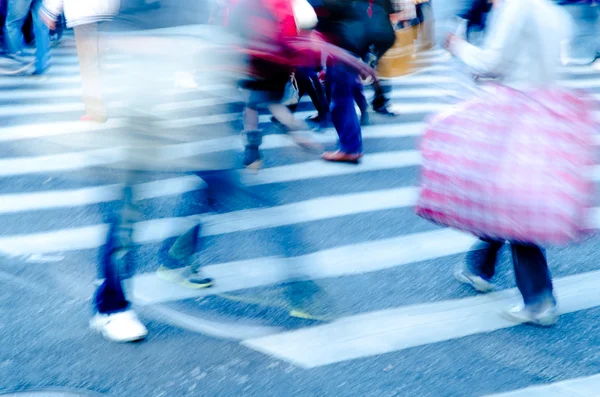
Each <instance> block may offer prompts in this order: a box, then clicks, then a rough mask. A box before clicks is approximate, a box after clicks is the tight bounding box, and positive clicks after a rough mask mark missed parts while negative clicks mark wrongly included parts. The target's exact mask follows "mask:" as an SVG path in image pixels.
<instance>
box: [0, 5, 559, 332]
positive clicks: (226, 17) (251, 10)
mask: <svg viewBox="0 0 600 397" xmlns="http://www.w3.org/2000/svg"><path fill="white" fill-rule="evenodd" d="M430 6H431V5H430V4H428V2H420V1H419V2H415V1H413V0H408V1H399V0H394V1H390V0H369V1H367V0H352V1H350V0H322V1H317V0H314V1H312V0H311V2H310V3H308V2H306V0H294V1H292V0H229V1H224V2H220V3H218V5H216V7H215V11H214V12H213V14H212V15H211V18H210V23H212V24H214V25H218V26H219V28H221V29H224V30H227V31H229V32H230V33H232V34H234V35H235V36H236V37H237V38H238V39H239V40H240V43H241V45H240V46H239V47H236V51H239V52H240V53H241V54H242V55H243V58H244V60H245V62H244V64H243V68H244V77H243V78H240V79H239V81H237V84H238V85H239V87H240V88H242V89H243V90H244V91H245V93H246V97H245V102H244V110H243V131H242V135H243V137H244V143H245V146H244V153H243V160H242V161H243V165H244V166H245V167H247V168H250V169H255V170H258V169H259V168H260V165H261V161H262V156H263V154H262V153H261V144H262V138H263V131H262V130H261V129H260V127H261V125H260V123H259V112H260V110H261V109H267V110H268V111H269V112H270V113H271V115H272V116H273V118H272V121H273V122H274V123H276V124H278V125H280V126H281V128H282V129H284V131H285V132H286V133H288V134H289V135H290V137H291V138H293V139H294V141H295V142H296V143H297V144H298V145H299V146H301V147H303V148H305V149H308V150H318V149H319V146H318V145H317V144H316V143H315V142H314V141H313V140H312V139H311V135H310V134H308V133H307V132H306V131H308V130H310V129H311V128H312V129H313V130H316V131H319V130H322V129H325V128H328V127H330V126H333V128H335V130H336V132H337V134H338V137H339V147H338V149H337V150H335V151H327V152H324V153H322V159H323V160H325V161H328V162H344V163H353V164H359V163H360V159H361V157H362V156H363V145H362V136H361V135H362V134H361V126H364V125H367V124H369V123H370V117H369V112H370V111H371V110H370V108H372V110H373V111H374V112H376V113H379V114H381V115H384V116H388V117H398V116H397V115H396V114H395V113H394V111H393V109H392V107H391V106H390V93H389V88H390V87H391V86H390V85H387V84H384V82H382V81H380V80H379V79H378V76H377V73H376V70H375V69H376V67H377V61H378V60H379V59H380V58H381V57H382V56H383V55H384V54H385V53H386V52H387V51H388V50H389V49H390V48H391V47H392V46H393V45H394V42H395V40H396V33H395V30H396V29H397V28H402V27H405V26H408V25H410V24H413V23H415V21H416V23H418V22H419V19H422V18H423V7H430ZM496 8H497V11H495V12H496V14H497V15H496V17H495V18H494V21H493V23H491V24H490V26H489V31H488V32H487V35H486V39H485V41H484V43H483V44H482V47H481V48H479V47H476V46H475V45H473V44H470V43H469V39H470V35H467V36H466V37H464V38H461V37H457V36H454V35H450V36H449V38H448V40H447V42H446V44H445V45H446V48H447V49H448V51H449V52H450V53H451V54H453V55H454V56H455V57H456V58H458V59H460V60H461V61H462V62H463V64H464V65H465V66H466V67H468V68H469V70H470V72H471V73H473V74H474V75H477V76H478V77H485V78H488V79H496V80H497V81H499V82H501V83H502V84H503V85H504V86H506V87H512V88H514V89H515V90H520V91H523V92H530V91H533V92H536V90H538V89H540V88H541V87H551V86H554V85H555V83H556V81H557V76H558V60H559V59H560V56H561V51H562V46H561V43H563V42H565V41H566V40H568V38H569V34H570V30H571V23H570V21H569V18H568V16H567V15H566V13H565V12H564V10H562V9H561V8H559V7H558V6H557V5H555V4H554V3H553V2H552V1H550V0H497V1H493V2H491V1H487V0H482V1H473V2H471V5H470V8H469V10H467V11H465V12H463V13H461V15H460V16H461V17H462V18H464V19H466V20H468V21H469V23H468V33H470V32H471V31H472V30H474V29H477V28H478V29H483V28H484V27H486V23H485V17H484V16H485V14H487V13H488V12H489V11H491V10H492V9H494V10H495V9H496ZM29 13H31V16H32V21H33V31H34V35H35V46H36V53H35V56H36V61H35V71H34V74H43V73H44V72H45V71H46V70H47V69H48V67H49V65H50V63H49V59H50V48H49V30H50V29H55V28H56V21H57V20H58V19H59V17H60V16H61V15H63V14H64V15H65V17H66V22H67V26H69V27H70V28H73V30H74V34H75V43H76V47H77V55H78V58H79V63H80V67H81V77H82V85H83V102H84V104H85V115H84V116H83V117H82V120H83V121H86V122H98V123H103V122H106V120H107V119H108V118H109V116H110V114H109V113H108V112H107V106H106V101H105V99H104V97H103V93H102V86H103V77H102V75H101V74H100V68H99V64H100V60H101V57H102V55H103V52H104V47H111V48H113V49H114V48H115V47H117V48H121V49H122V50H123V51H133V52H135V51H138V52H144V53H146V52H150V53H156V54H161V55H162V56H165V55H166V53H167V52H166V51H163V52H161V51H162V50H161V49H164V48H168V47H169V46H170V45H171V44H172V41H165V42H164V43H162V42H161V41H160V40H159V39H157V38H153V39H152V40H148V41H141V42H140V41H137V42H136V41H135V37H134V36H128V37H129V38H127V39H123V38H121V39H120V40H118V41H117V40H115V39H114V37H113V36H107V37H102V35H103V30H104V27H103V26H104V24H109V25H110V24H111V22H112V21H114V19H115V17H116V16H117V15H118V13H119V1H118V0H88V1H85V2H84V1H81V0H8V9H7V13H6V15H7V17H6V24H5V29H4V36H5V37H4V38H5V43H6V49H7V51H8V52H9V53H11V54H16V55H18V54H19V52H20V51H21V48H22V41H23V36H22V28H23V24H24V21H25V20H26V18H27V15H28V14H29ZM399 15H402V16H399ZM132 37H133V38H132ZM166 40H172V39H166ZM107 43H110V45H109V44H107ZM140 43H141V44H140ZM180 55H181V54H180ZM365 81H370V82H371V83H372V85H373V88H374V92H375V95H374V98H373V100H372V101H371V103H370V104H369V101H367V99H366V96H365V93H364V82H365ZM304 94H308V95H309V96H310V98H311V100H312V102H313V104H314V107H315V109H316V114H315V115H313V116H311V117H310V118H309V119H308V120H306V122H305V121H302V120H297V119H296V118H295V117H294V112H295V110H296V107H297V105H298V102H299V99H300V98H301V97H302V96H303V95H304ZM355 105H356V106H357V107H358V109H359V114H357V112H356V110H355ZM400 117H401V116H400ZM231 170H232V166H231V165H227V166H225V165H223V163H219V164H218V165H217V166H215V167H212V168H210V169H199V168H197V167H196V168H194V169H189V167H188V169H187V171H188V172H193V173H195V174H197V175H200V176H201V178H202V179H203V180H204V181H205V182H206V183H207V186H208V188H207V189H206V190H205V191H204V194H205V196H206V202H207V203H208V205H209V207H210V208H214V207H215V205H216V203H219V202H226V201H227V196H228V195H233V194H242V195H246V196H247V197H248V198H249V200H255V199H256V200H264V198H261V197H258V196H256V195H255V194H254V193H253V192H252V191H251V190H249V189H248V188H246V187H244V186H242V185H241V184H240V183H239V181H237V180H236V178H235V174H234V173H232V172H231ZM129 182H131V181H129ZM133 201H134V200H133V193H132V184H131V183H129V185H128V186H127V187H126V188H125V192H124V200H123V208H122V211H121V212H120V213H119V214H118V215H115V214H112V216H111V219H110V221H109V222H110V225H111V227H110V230H109V233H108V238H107V243H106V245H105V246H104V248H103V252H104V255H102V258H101V266H100V267H101V274H100V278H101V279H102V280H103V282H102V284H101V285H100V286H99V288H98V290H97V292H96V297H95V300H94V302H95V315H94V318H93V320H92V326H93V327H94V328H95V329H97V330H99V331H100V332H101V333H102V334H103V335H104V336H106V337H107V338H108V339H110V340H113V341H120V342H126V341H134V340H139V339H142V338H144V337H145V335H146V333H147V330H146V328H145V326H144V325H143V324H142V322H140V320H139V319H138V318H137V316H136V315H135V313H134V311H133V310H132V308H131V304H130V302H129V300H128V299H127V298H126V294H125V292H124V288H123V280H124V278H125V277H130V276H131V275H132V273H133V271H132V269H133V266H131V265H129V264H126V263H125V262H129V261H131V258H130V256H131V255H126V254H123V252H126V251H127V252H128V251H129V250H130V248H131V246H132V245H133V241H132V225H133V223H134V222H135V219H136V218H135V216H133V215H132V213H133V212H135V205H134V203H133ZM267 202H268V200H267ZM492 234H493V233H491V234H490V235H485V233H484V234H482V235H479V237H481V241H480V242H479V243H478V244H477V246H476V247H474V249H473V251H472V253H471V254H469V256H468V258H467V261H466V264H465V265H464V266H463V267H461V268H460V269H459V270H458V271H457V274H456V276H457V278H458V279H459V280H460V281H461V282H464V283H467V284H469V285H471V286H472V287H474V288H475V289H476V290H477V291H480V292H487V291H490V290H492V289H493V285H492V282H491V279H492V277H493V275H494V268H495V262H496V254H497V252H498V250H499V249H500V247H501V246H502V245H503V244H504V242H505V241H506V240H508V241H509V242H510V244H511V246H512V250H513V258H514V265H515V274H516V278H517V286H518V287H519V290H520V291H521V293H522V295H523V298H524V305H523V306H521V307H519V308H516V309H511V310H509V311H508V312H507V313H508V316H509V317H510V318H511V319H513V320H515V321H518V322H528V323H534V324H538V325H549V324H552V323H554V322H555V321H556V318H557V316H556V301H555V299H554V295H553V289H552V282H551V278H550V273H549V270H548V266H547V263H546V259H545V255H544V251H543V249H542V248H541V246H540V244H538V243H539V242H538V241H523V240H513V239H511V238H510V236H509V235H507V236H498V235H492ZM287 244H289V241H288V242H287ZM284 245H285V244H284ZM200 246H201V225H200V224H193V225H191V226H190V228H189V229H188V230H187V231H186V232H184V233H183V234H182V235H180V236H179V237H175V238H173V239H169V240H168V241H165V243H164V245H163V247H162V248H161V251H160V253H159V258H160V261H161V269H162V270H163V272H162V274H163V275H164V276H165V277H167V274H168V272H169V271H172V270H180V272H179V273H178V281H180V282H182V283H184V284H185V285H186V286H187V287H190V288H208V287H210V286H212V285H213V283H214V280H212V279H210V278H207V277H205V276H204V275H203V274H202V269H201V268H199V267H198V266H197V265H195V264H194V263H193V260H192V258H193V255H194V254H195V253H196V252H197V251H198V250H199V249H200ZM282 250H283V251H284V252H285V251H287V250H286V247H285V246H284V247H282ZM124 268H127V269H128V271H124V270H123V269H124ZM217 282H218V280H217ZM299 310H300V311H301V308H300V309H298V310H296V312H298V311H299ZM302 315H303V316H305V317H306V316H310V313H306V312H304V313H303V314H302Z"/></svg>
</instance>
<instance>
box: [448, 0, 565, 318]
mask: <svg viewBox="0 0 600 397" xmlns="http://www.w3.org/2000/svg"><path fill="white" fill-rule="evenodd" d="M496 3H498V4H497V5H495V6H497V7H498V9H497V12H498V15H497V18H496V19H495V20H494V23H493V24H491V25H490V26H489V28H488V29H489V32H488V36H487V38H486V41H485V43H484V45H483V47H482V48H478V47H475V46H473V45H472V44H469V43H468V42H466V41H465V40H463V39H460V38H458V37H456V36H453V35H451V36H449V39H448V42H447V47H448V49H449V51H450V52H451V53H452V54H453V55H454V56H456V57H457V58H458V59H460V60H461V61H462V62H463V63H464V64H465V65H466V66H468V67H469V68H470V70H472V71H473V72H474V73H475V74H476V75H477V76H484V77H488V78H495V79H497V80H498V81H499V82H500V83H502V84H503V85H505V86H508V87H511V88H514V89H518V90H520V91H521V92H525V93H527V92H528V90H537V89H540V88H548V87H552V86H556V84H557V78H558V76H559V70H558V65H559V59H560V52H561V43H562V42H563V41H564V40H566V39H568V37H569V34H570V28H571V26H570V21H569V18H568V16H567V15H566V14H565V13H564V12H563V11H562V10H561V9H560V8H559V7H558V6H556V5H555V4H553V3H552V1H550V0H500V1H497V2H496ZM532 92H533V91H532ZM525 95H527V94H525ZM523 133H525V134H526V133H527V131H523ZM503 245H504V240H501V239H488V238H482V239H480V241H479V242H477V243H476V244H475V246H474V247H473V250H472V251H471V252H470V253H469V255H468V256H467V260H466V263H465V264H464V265H463V266H461V267H460V269H458V270H457V272H456V277H457V279H458V280H459V281H461V282H463V283H465V284H468V285H470V286H472V287H473V288H475V289H476V290H477V291H480V292H487V291H490V290H492V289H493V284H492V281H491V280H492V277H493V276H494V273H495V269H496V262H497V256H498V252H499V250H500V248H501V247H502V246H503ZM510 246H511V250H512V257H513V263H514V268H515V277H516V282H517V287H518V288H519V291H520V292H521V295H522V296H523V304H522V305H519V306H517V307H513V308H511V309H509V310H507V311H506V313H505V314H506V316H507V317H508V318H509V319H511V320H513V321H516V322H519V323H532V324H536V325H551V324H553V323H555V322H556V320H557V314H556V300H555V297H554V293H553V286H552V281H551V277H550V271H549V269H548V264H547V261H546V257H545V253H544V250H543V249H542V248H541V247H540V246H538V245H536V244H534V243H530V242H524V241H510Z"/></svg>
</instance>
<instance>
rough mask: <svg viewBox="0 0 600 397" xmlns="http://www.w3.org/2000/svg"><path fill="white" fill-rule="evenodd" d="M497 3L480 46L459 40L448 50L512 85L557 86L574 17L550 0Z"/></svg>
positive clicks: (482, 73) (476, 69)
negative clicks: (564, 49)
mask: <svg viewBox="0 0 600 397" xmlns="http://www.w3.org/2000/svg"><path fill="white" fill-rule="evenodd" d="M499 7H500V8H499V9H498V10H497V14H496V15H495V18H493V20H492V21H491V23H490V25H489V32H488V35H487V38H486V40H485V43H484V45H483V47H482V48H477V47H475V46H473V45H471V44H469V43H467V42H465V41H462V40H456V41H454V42H453V43H452V46H451V48H450V52H452V53H453V54H454V55H456V56H457V57H458V58H459V59H460V60H461V61H463V62H464V63H465V64H466V65H467V66H469V67H470V68H471V69H472V70H473V71H474V72H475V73H476V74H478V75H480V76H485V77H494V78H497V79H498V80H499V81H500V82H501V83H502V84H505V85H508V86H511V87H513V88H517V89H527V88H538V87H545V86H548V85H552V84H555V83H556V81H557V80H558V76H559V63H560V57H561V49H562V46H563V45H564V43H565V42H567V41H568V40H569V38H570V37H571V34H572V31H573V30H572V28H573V22H572V20H571V18H570V17H569V16H568V14H567V13H566V12H565V11H564V10H562V9H561V8H560V7H558V6H557V5H555V4H554V3H553V2H552V1H550V0H504V1H503V3H501V4H500V6H499Z"/></svg>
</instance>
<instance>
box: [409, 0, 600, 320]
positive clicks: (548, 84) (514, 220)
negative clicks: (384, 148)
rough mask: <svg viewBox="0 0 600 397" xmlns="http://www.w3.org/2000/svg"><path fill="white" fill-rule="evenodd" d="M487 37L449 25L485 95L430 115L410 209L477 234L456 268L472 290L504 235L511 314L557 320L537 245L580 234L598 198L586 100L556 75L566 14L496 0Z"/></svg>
mask: <svg viewBox="0 0 600 397" xmlns="http://www.w3.org/2000/svg"><path fill="white" fill-rule="evenodd" d="M497 3H499V4H495V6H497V7H499V8H498V9H497V11H498V15H497V19H495V20H494V22H495V23H494V24H493V25H491V26H490V31H489V35H488V37H487V39H486V42H485V44H484V46H483V48H477V47H475V46H473V45H471V44H469V43H467V42H466V41H464V40H463V39H459V38H457V37H455V36H450V37H449V39H448V42H447V47H448V49H449V50H450V52H451V53H452V54H454V55H455V56H456V57H457V58H458V59H460V60H461V61H462V62H463V63H464V65H465V66H466V67H468V68H469V70H470V71H471V72H472V73H473V74H474V75H476V76H479V77H485V78H487V79H495V83H496V84H495V85H492V86H489V87H487V89H486V91H485V92H486V93H487V94H485V95H482V96H480V97H478V98H475V99H471V100H468V101H466V102H463V103H461V104H459V105H458V106H455V107H454V108H453V109H451V110H450V111H448V112H446V113H442V114H440V115H438V116H436V117H435V118H434V119H433V120H432V121H431V123H430V125H429V127H428V129H427V131H426V133H425V136H424V138H423V142H422V146H421V150H422V155H423V166H422V172H421V193H420V196H419V199H418V202H417V206H416V212H417V214H418V215H419V216H421V217H423V218H425V219H427V220H430V221H432V222H434V223H436V224H439V225H442V226H449V227H453V228H456V229H458V230H461V231H465V232H469V233H472V234H474V235H476V236H477V237H479V238H480V240H479V241H478V242H477V244H476V245H475V246H474V247H473V249H472V251H471V252H470V253H469V254H468V255H467V260H466V263H465V264H463V265H462V266H460V267H459V268H458V269H457V271H456V273H455V276H456V278H457V279H458V280H459V281H461V282H463V283H465V284H468V285H470V286H471V287H473V288H474V289H476V290H477V291H479V292H488V291H491V290H492V289H493V288H494V286H493V284H492V277H493V276H494V273H495V267H496V259H497V255H498V252H499V250H500V248H501V247H502V246H503V245H504V243H505V241H508V242H509V243H510V246H511V250H512V256H513V262H514V268H515V277H516V282H517V286H518V288H519V291H520V292H521V295H522V297H523V304H522V305H518V306H515V307H513V308H510V309H508V310H507V311H506V312H504V315H505V317H506V318H508V319H509V320H512V321H515V322H518V323H530V324H535V325H541V326H547V325H552V324H554V323H555V322H556V320H557V311H556V300H555V297H554V292H553V286H552V281H551V277H550V271H549V269H548V264H547V261H546V257H545V254H544V251H543V249H542V248H541V247H542V246H544V245H553V244H567V243H570V242H573V241H577V240H578V239H579V238H580V237H581V236H582V234H583V233H584V232H585V229H586V224H585V223H586V222H585V220H586V210H587V209H588V208H589V207H591V205H592V203H593V199H594V184H593V182H592V181H591V180H590V179H589V177H588V167H589V166H590V165H592V164H593V160H594V145H593V136H594V134H595V128H594V122H593V117H592V111H591V108H590V106H589V104H590V103H591V101H589V100H588V99H587V98H585V96H584V95H582V94H580V93H577V92H571V91H568V90H565V89H563V88H561V87H559V86H558V85H557V83H556V82H557V79H558V75H559V60H560V52H561V43H563V42H564V41H565V40H567V39H568V38H569V35H570V33H571V28H572V23H571V21H570V19H569V17H568V16H567V15H566V14H565V12H564V11H562V10H561V9H560V8H559V7H558V6H556V5H555V4H553V3H552V2H551V1H550V0H503V1H501V2H497Z"/></svg>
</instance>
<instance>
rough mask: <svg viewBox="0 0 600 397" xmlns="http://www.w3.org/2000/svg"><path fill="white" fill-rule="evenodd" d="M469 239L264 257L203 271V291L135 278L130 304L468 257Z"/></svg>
mask: <svg viewBox="0 0 600 397" xmlns="http://www.w3.org/2000/svg"><path fill="white" fill-rule="evenodd" d="M475 241H476V239H475V238H474V237H473V236H470V235H467V234H463V233H459V232H456V231H453V230H450V229H442V230H435V231H431V232H423V233H413V234H409V235H405V236H400V237H393V238H388V239H383V240H376V241H369V242H364V243H359V244H352V245H348V246H342V247H335V248H331V249H327V250H322V251H317V252H315V253H311V254H307V255H302V256H298V257H293V258H278V257H263V258H256V259H248V260H242V261H236V262H229V263H221V264H216V265H209V266H203V267H202V272H203V274H205V275H206V276H207V277H212V278H214V279H215V280H217V282H216V283H215V285H214V287H212V288H210V289H206V290H194V289H188V288H184V287H181V286H180V285H179V284H175V283H170V282H167V281H164V280H163V279H161V278H159V277H157V276H156V274H155V273H146V274H140V275H136V276H135V277H134V279H133V283H132V284H133V300H134V301H135V302H136V303H138V304H142V305H152V304H156V303H166V302H171V301H176V300H182V299H190V298H194V297H200V296H207V295H214V294H220V293H225V292H232V291H239V290H244V289H249V288H255V287H263V286H266V285H273V284H280V283H283V282H286V281H289V280H296V279H310V280H319V279H324V278H330V277H342V276H350V275H357V274H364V273H370V272H375V271H380V270H385V269H390V268H393V267H397V266H404V265H410V264H413V263H417V262H422V261H425V260H431V259H437V258H440V257H444V256H449V255H456V254H462V253H465V252H467V251H468V250H469V249H470V247H471V246H472V244H473V243H474V242H475Z"/></svg>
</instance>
